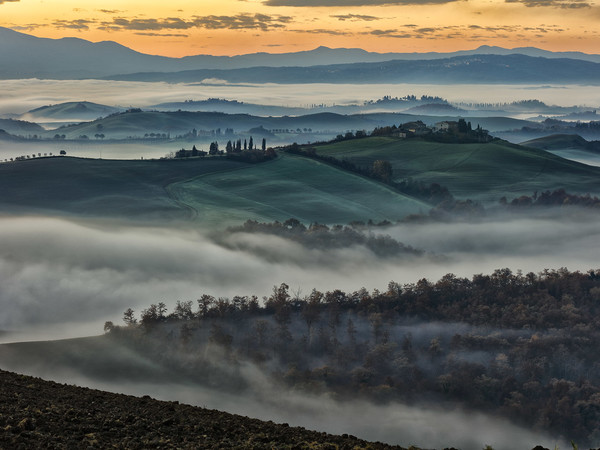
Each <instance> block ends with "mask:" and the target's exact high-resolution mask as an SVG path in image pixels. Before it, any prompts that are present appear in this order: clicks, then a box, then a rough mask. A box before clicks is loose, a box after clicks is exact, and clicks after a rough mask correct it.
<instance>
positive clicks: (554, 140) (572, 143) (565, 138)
mask: <svg viewBox="0 0 600 450" xmlns="http://www.w3.org/2000/svg"><path fill="white" fill-rule="evenodd" d="M521 145H524V146H526V147H533V148H539V149H542V150H567V149H568V150H585V151H590V152H594V153H600V141H587V140H585V139H584V138H582V137H581V136H579V135H577V134H553V135H550V136H545V137H543V138H538V139H531V140H529V141H526V142H523V143H521Z"/></svg>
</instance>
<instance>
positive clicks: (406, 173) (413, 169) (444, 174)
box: [315, 137, 600, 202]
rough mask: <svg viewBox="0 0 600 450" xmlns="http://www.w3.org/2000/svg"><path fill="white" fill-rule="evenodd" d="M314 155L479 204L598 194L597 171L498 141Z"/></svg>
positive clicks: (355, 144) (339, 148) (396, 142)
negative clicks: (389, 172)
mask: <svg viewBox="0 0 600 450" xmlns="http://www.w3.org/2000/svg"><path fill="white" fill-rule="evenodd" d="M315 148H316V151H317V153H318V154H320V155H325V156H333V157H335V158H338V159H344V158H345V159H348V160H349V161H350V162H352V163H354V164H356V165H358V166H362V167H370V166H371V165H372V164H373V162H374V161H376V160H381V159H383V160H388V161H390V162H391V164H392V168H393V177H394V180H395V181H401V180H402V179H406V178H412V179H414V180H418V181H423V182H425V183H427V184H430V183H439V184H441V185H443V186H446V187H448V189H449V190H450V192H451V193H452V194H453V195H454V196H456V197H458V198H471V199H473V200H479V201H484V202H490V201H497V200H498V199H499V198H500V197H502V196H507V197H515V196H519V195H531V194H532V193H533V192H534V191H545V190H553V189H560V188H563V189H565V190H566V191H568V192H572V193H579V194H585V193H591V194H595V195H597V194H598V193H600V168H597V167H590V166H586V165H583V164H580V163H576V162H573V161H569V160H566V159H563V158H560V157H558V156H555V155H552V154H550V153H548V152H546V151H543V150H537V149H533V148H525V147H520V146H517V145H512V144H508V143H506V142H504V141H497V142H492V143H487V144H484V143H480V144H477V143H476V144H446V143H437V142H428V141H425V140H421V139H399V138H392V137H375V138H367V139H355V140H350V141H342V142H336V143H332V144H325V145H320V146H316V147H315Z"/></svg>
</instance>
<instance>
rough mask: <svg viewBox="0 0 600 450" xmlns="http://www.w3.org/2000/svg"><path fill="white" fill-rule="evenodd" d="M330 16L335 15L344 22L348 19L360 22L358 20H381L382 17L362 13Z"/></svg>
mask: <svg viewBox="0 0 600 450" xmlns="http://www.w3.org/2000/svg"><path fill="white" fill-rule="evenodd" d="M329 17H333V18H335V19H337V20H340V21H342V22H344V21H346V20H348V21H351V22H358V21H365V22H371V21H373V20H381V17H375V16H365V15H362V14H340V15H331V16H329Z"/></svg>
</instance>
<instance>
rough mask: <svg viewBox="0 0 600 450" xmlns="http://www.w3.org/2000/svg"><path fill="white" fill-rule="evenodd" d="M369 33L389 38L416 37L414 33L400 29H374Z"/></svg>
mask: <svg viewBox="0 0 600 450" xmlns="http://www.w3.org/2000/svg"><path fill="white" fill-rule="evenodd" d="M367 34H370V35H373V36H379V37H387V38H398V39H406V38H411V37H414V35H413V34H410V33H403V32H399V31H398V30H372V31H369V32H367Z"/></svg>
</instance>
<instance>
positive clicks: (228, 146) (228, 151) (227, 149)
mask: <svg viewBox="0 0 600 450" xmlns="http://www.w3.org/2000/svg"><path fill="white" fill-rule="evenodd" d="M225 151H226V152H227V153H231V152H233V145H232V143H231V141H227V145H226V146H225Z"/></svg>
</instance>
